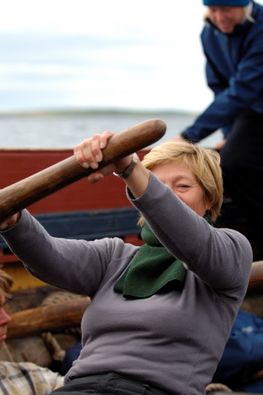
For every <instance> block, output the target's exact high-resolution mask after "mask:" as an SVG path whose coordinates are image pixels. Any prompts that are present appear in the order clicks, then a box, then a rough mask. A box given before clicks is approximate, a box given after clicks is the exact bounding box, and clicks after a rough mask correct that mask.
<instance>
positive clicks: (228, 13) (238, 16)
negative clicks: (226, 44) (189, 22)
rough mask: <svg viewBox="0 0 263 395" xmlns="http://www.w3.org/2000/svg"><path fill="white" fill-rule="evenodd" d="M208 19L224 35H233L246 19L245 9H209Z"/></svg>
mask: <svg viewBox="0 0 263 395" xmlns="http://www.w3.org/2000/svg"><path fill="white" fill-rule="evenodd" d="M208 17H209V19H210V20H211V21H212V22H213V24H214V25H215V26H216V27H217V28H218V29H219V30H221V32H223V33H228V34H230V33H232V32H233V30H234V28H235V26H236V25H238V24H240V23H242V22H243V20H244V17H245V12H244V7H208Z"/></svg>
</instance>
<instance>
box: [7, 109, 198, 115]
mask: <svg viewBox="0 0 263 395" xmlns="http://www.w3.org/2000/svg"><path fill="white" fill-rule="evenodd" d="M99 114H104V115H129V116H132V115H133V114H134V115H138V114H142V115H149V116H153V117H154V116H156V114H159V115H177V116H182V117H185V116H193V117H195V116H196V115H197V113H196V112H191V111H184V110H176V109H139V108H138V109H136V108H111V107H105V108H103V107H98V108H57V109H54V108H50V109H48V108H46V109H44V108H43V109H28V110H27V109H25V110H5V111H3V110H0V117H10V116H13V117H16V116H17V117H23V116H26V117H30V116H32V117H38V116H50V117H52V116H59V115H62V116H72V115H76V116H87V115H99Z"/></svg>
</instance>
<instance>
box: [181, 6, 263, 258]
mask: <svg viewBox="0 0 263 395" xmlns="http://www.w3.org/2000/svg"><path fill="white" fill-rule="evenodd" d="M203 3H204V5H205V6H207V13H206V22H205V26H204V28H203V31H202V33H201V42H202V46H203V51H204V55H205V58H206V78H207V84H208V86H209V88H210V89H211V90H212V91H213V93H214V99H213V101H212V102H211V104H210V105H209V106H208V107H207V108H206V109H205V110H204V111H203V112H202V113H201V114H200V115H199V116H198V117H197V119H196V120H195V122H194V124H193V125H191V126H189V127H187V128H186V129H185V130H184V131H183V132H182V133H181V135H180V136H177V137H175V139H176V138H177V139H180V138H181V139H182V138H183V139H185V140H188V141H192V142H194V143H197V142H199V141H200V140H202V139H204V138H205V137H207V136H209V135H210V134H211V133H213V132H215V131H216V130H218V129H221V130H222V131H223V134H224V139H223V140H222V141H221V142H220V143H219V144H218V145H217V146H216V148H218V149H220V154H221V166H222V169H223V178H224V188H225V190H226V193H227V195H228V196H229V197H230V198H231V199H232V200H233V202H234V203H235V205H236V206H237V208H238V211H239V212H243V213H244V214H245V215H246V217H247V218H248V233H247V234H246V236H247V237H248V239H249V240H250V241H252V240H253V241H254V246H253V249H254V260H261V259H263V242H262V241H263V240H262V236H261V234H262V232H261V231H260V230H261V229H262V223H263V184H262V182H261V180H263V133H262V130H263V6H262V5H260V4H257V3H256V2H253V1H250V0H203ZM223 215H224V212H223ZM221 222H224V221H223V217H222V221H221Z"/></svg>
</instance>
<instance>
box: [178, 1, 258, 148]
mask: <svg viewBox="0 0 263 395" xmlns="http://www.w3.org/2000/svg"><path fill="white" fill-rule="evenodd" d="M252 17H253V19H254V22H250V21H246V22H245V23H243V24H242V25H238V26H236V27H235V29H234V31H233V33H231V34H225V33H222V32H221V31H219V30H218V29H217V28H216V27H215V26H214V25H213V24H212V23H211V22H209V21H207V23H206V25H205V26H204V29H203V31H202V33H201V41H202V46H203V50H204V54H205V56H206V61H207V62H206V77H207V83H208V86H209V87H210V88H211V89H212V90H213V92H214V94H215V97H214V101H213V102H212V103H211V104H210V105H209V106H208V107H207V108H206V110H205V111H204V112H203V113H202V114H201V115H200V116H199V117H198V118H197V119H196V121H195V123H194V124H193V125H192V126H191V127H189V128H187V129H186V130H185V131H184V132H183V133H182V136H183V137H184V138H185V139H187V140H191V141H193V142H198V141H199V140H202V139H203V138H205V137H207V136H208V135H210V134H211V133H213V132H214V131H216V130H217V129H223V131H224V135H225V136H226V135H227V132H228V131H229V130H230V129H231V125H232V124H233V122H234V120H235V119H236V117H237V116H238V115H239V114H240V113H242V112H243V111H244V110H247V109H251V110H253V111H255V112H257V113H260V114H262V115H263V6H262V5H260V4H257V3H253V9H252Z"/></svg>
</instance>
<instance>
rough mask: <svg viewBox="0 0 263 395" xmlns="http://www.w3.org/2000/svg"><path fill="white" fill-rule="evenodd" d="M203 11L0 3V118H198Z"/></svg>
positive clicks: (163, 2)
mask: <svg viewBox="0 0 263 395" xmlns="http://www.w3.org/2000/svg"><path fill="white" fill-rule="evenodd" d="M260 2H261V3H263V0H260ZM204 11H205V8H204V7H203V5H202V2H201V0H183V1H178V0H133V1H130V0H93V1H91V0H45V1H42V0H34V1H33V0H23V1H21V0H8V1H6V2H2V5H1V13H0V111H2V112H3V111H10V110H31V109H53V108H59V109H61V108H79V107H81V108H88V107H92V108H97V107H107V108H131V109H171V110H175V109H176V110H184V111H193V112H196V111H201V110H202V109H203V108H204V107H205V106H206V105H207V104H209V102H210V100H211V98H212V95H211V93H210V91H209V90H208V88H207V87H206V84H205V77H204V56H203V54H202V50H201V45H200V40H199V34H200V31H201V29H202V25H203V14H204Z"/></svg>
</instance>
